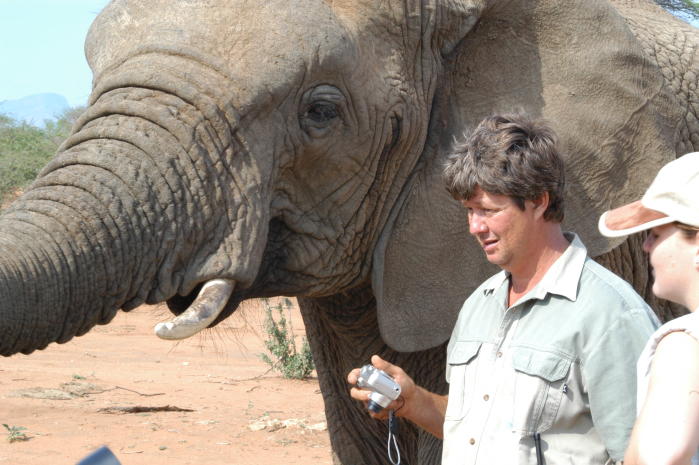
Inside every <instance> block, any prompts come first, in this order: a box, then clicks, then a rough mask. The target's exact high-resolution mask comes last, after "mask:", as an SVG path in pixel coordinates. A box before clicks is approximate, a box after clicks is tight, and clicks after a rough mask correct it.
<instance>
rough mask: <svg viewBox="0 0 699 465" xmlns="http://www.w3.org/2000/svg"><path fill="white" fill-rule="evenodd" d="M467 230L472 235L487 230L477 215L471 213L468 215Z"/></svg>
mask: <svg viewBox="0 0 699 465" xmlns="http://www.w3.org/2000/svg"><path fill="white" fill-rule="evenodd" d="M468 230H469V232H470V233H471V234H473V235H474V236H475V235H477V234H480V233H484V232H487V231H488V226H487V225H486V224H485V221H483V218H481V217H480V216H479V215H476V214H471V215H469V217H468Z"/></svg>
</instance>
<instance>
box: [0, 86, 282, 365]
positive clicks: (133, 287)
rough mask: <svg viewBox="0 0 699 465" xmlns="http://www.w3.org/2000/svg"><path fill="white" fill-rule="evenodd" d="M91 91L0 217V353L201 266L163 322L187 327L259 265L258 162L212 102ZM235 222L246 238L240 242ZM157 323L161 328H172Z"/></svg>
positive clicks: (166, 286) (127, 303) (145, 92)
mask: <svg viewBox="0 0 699 465" xmlns="http://www.w3.org/2000/svg"><path fill="white" fill-rule="evenodd" d="M179 87H180V88H183V87H186V86H185V85H184V84H180V85H179ZM99 95H100V96H99V98H97V99H96V101H95V102H94V103H93V105H92V106H91V107H90V108H88V110H87V111H86V113H85V115H83V117H81V119H80V120H79V121H78V123H77V125H76V128H77V131H76V132H75V133H74V135H73V136H71V137H70V138H69V139H68V140H67V141H66V142H65V143H64V145H63V146H62V148H61V150H60V151H59V154H58V155H57V156H56V158H55V159H54V160H53V161H52V162H51V163H49V165H47V167H46V168H44V170H43V171H42V173H41V174H40V176H39V178H38V179H37V181H35V183H34V184H33V185H32V186H31V188H30V189H29V190H28V191H27V192H25V193H24V194H23V195H22V196H21V197H20V198H19V199H18V200H17V201H16V202H15V203H13V204H12V205H11V206H10V207H9V209H8V210H7V211H6V212H5V213H4V214H3V215H2V216H1V217H0V355H11V354H13V353H17V352H22V353H30V352H32V351H34V350H37V349H42V348H44V347H46V346H47V345H48V344H49V343H51V342H59V343H63V342H66V341H68V340H69V339H71V338H72V337H74V336H76V335H82V334H84V333H85V332H87V331H88V330H89V329H90V328H91V327H93V326H94V325H96V324H106V323H108V322H109V321H110V320H111V319H112V318H113V317H114V315H115V314H116V311H117V310H118V309H120V308H123V309H125V310H129V309H132V308H134V307H136V306H138V305H140V304H142V303H144V302H146V303H157V302H162V301H164V300H166V299H168V298H171V297H173V296H174V295H177V294H179V295H187V294H189V293H190V292H192V290H193V289H195V288H196V287H197V286H198V285H200V284H203V283H207V282H210V281H212V280H213V284H214V285H213V286H207V287H206V289H205V290H203V291H202V295H201V296H200V299H199V300H198V301H197V303H195V304H194V305H193V309H192V310H191V311H190V312H186V313H185V314H184V315H181V317H180V318H179V319H176V320H175V322H174V324H175V326H180V327H182V328H185V329H184V332H185V333H188V332H189V334H185V336H186V335H191V334H192V333H193V332H196V331H198V330H200V329H202V328H203V327H205V326H208V325H209V324H210V323H211V322H213V321H214V320H215V319H216V317H217V315H218V312H219V311H220V309H221V308H222V307H223V306H224V305H225V303H226V301H227V299H228V297H229V296H230V295H231V292H232V291H233V289H234V288H236V289H238V288H244V287H245V286H247V285H249V284H251V283H252V282H253V281H254V278H255V276H256V274H257V270H258V268H259V264H260V261H261V257H262V252H263V251H264V247H265V243H264V238H266V229H265V228H266V227H267V226H266V225H267V223H268V218H267V216H266V215H268V214H267V210H266V209H265V208H264V205H265V203H264V202H262V201H261V190H260V188H259V186H260V183H259V182H258V181H259V177H260V176H259V175H258V174H257V172H256V171H255V167H254V166H251V163H250V157H249V156H247V152H245V151H244V150H241V149H240V147H241V143H240V136H239V135H237V136H236V137H235V138H234V137H233V136H232V135H231V134H232V133H233V132H234V131H233V130H232V129H231V128H230V127H229V126H228V124H227V123H226V119H225V118H223V117H222V116H220V114H221V113H222V112H218V111H217V108H212V107H215V106H213V105H211V104H210V103H206V102H205V103H206V104H202V103H201V102H198V103H199V104H197V102H192V101H187V100H185V99H182V98H180V97H178V96H176V95H175V94H174V92H164V91H163V90H162V89H157V90H154V89H152V88H151V89H145V88H133V87H130V88H124V87H116V88H112V89H106V90H104V89H103V90H102V93H101V94H99ZM202 98H204V97H202ZM241 152H243V153H242V155H241ZM241 165H242V166H241ZM245 167H247V169H245ZM250 176H252V179H250V178H249V177H250ZM267 209H268V207H267ZM265 218H267V219H265ZM241 236H245V237H251V238H252V239H251V240H250V241H249V242H248V243H246V244H245V246H244V247H241V242H240V240H239V239H240V237H241ZM243 249H244V250H243ZM217 280H220V281H217ZM202 325H203V326H202ZM165 326H170V329H168V328H165V329H162V328H161V329H162V331H160V332H161V333H162V334H160V335H161V337H170V338H176V337H181V334H183V333H182V331H183V330H182V328H180V329H176V330H175V331H174V332H173V331H172V330H171V329H172V328H171V326H172V323H167V324H165ZM178 335H179V336H178Z"/></svg>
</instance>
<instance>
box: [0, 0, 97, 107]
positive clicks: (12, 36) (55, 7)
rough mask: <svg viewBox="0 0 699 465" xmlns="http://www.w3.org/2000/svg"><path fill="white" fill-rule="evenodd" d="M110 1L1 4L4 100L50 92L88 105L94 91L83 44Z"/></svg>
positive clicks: (0, 94)
mask: <svg viewBox="0 0 699 465" xmlns="http://www.w3.org/2000/svg"><path fill="white" fill-rule="evenodd" d="M107 3H109V0H0V101H3V100H14V99H18V98H22V97H26V96H28V95H32V94H39V93H45V92H52V93H56V94H61V95H63V96H64V97H65V98H66V99H68V103H69V104H70V105H71V106H77V105H84V104H85V103H87V98H88V97H89V95H90V89H91V87H92V73H91V72H90V68H89V67H88V66H87V61H86V60H85V52H84V50H85V49H84V43H85V36H86V35H87V31H88V29H89V27H90V24H91V23H92V21H93V20H94V19H95V17H96V16H97V14H98V13H99V12H100V10H101V9H102V8H104V6H105V5H107Z"/></svg>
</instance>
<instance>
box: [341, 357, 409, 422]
mask: <svg viewBox="0 0 699 465" xmlns="http://www.w3.org/2000/svg"><path fill="white" fill-rule="evenodd" d="M371 364H372V365H374V366H375V367H376V368H378V369H379V370H383V371H385V372H386V373H387V374H388V375H389V376H390V377H391V378H393V379H394V380H395V382H396V383H398V384H399V385H400V388H401V394H400V396H398V398H397V399H396V400H394V401H393V402H391V403H390V404H388V406H387V407H386V408H385V409H383V410H381V412H379V413H373V412H371V411H369V410H368V409H367V412H368V413H369V414H370V415H371V416H372V417H374V418H376V419H378V420H385V419H386V418H388V411H389V410H394V411H395V413H396V415H397V416H403V415H402V414H403V413H404V412H406V411H407V410H408V409H406V408H405V407H406V405H407V404H408V403H409V402H410V399H412V397H413V395H414V393H415V389H416V386H415V382H414V381H413V379H412V378H411V377H410V376H408V375H407V374H406V373H405V371H403V369H402V368H401V367H399V366H396V365H393V364H392V363H389V362H387V361H386V360H384V359H382V358H381V357H379V356H378V355H374V356H372V357H371ZM359 370H360V369H359V368H355V369H354V370H352V371H350V372H349V374H348V375H347V382H348V383H349V384H351V385H353V386H355V387H353V388H352V389H350V395H351V396H352V398H353V399H356V400H359V401H361V402H363V403H364V406H367V405H368V403H369V394H370V393H371V391H370V390H369V389H363V388H359V387H356V384H357V379H358V378H359Z"/></svg>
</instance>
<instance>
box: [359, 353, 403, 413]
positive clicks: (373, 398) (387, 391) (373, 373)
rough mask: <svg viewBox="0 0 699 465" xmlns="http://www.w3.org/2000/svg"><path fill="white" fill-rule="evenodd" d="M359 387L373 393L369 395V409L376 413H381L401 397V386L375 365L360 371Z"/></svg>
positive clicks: (367, 366) (364, 367)
mask: <svg viewBox="0 0 699 465" xmlns="http://www.w3.org/2000/svg"><path fill="white" fill-rule="evenodd" d="M357 386H359V387H361V388H366V389H369V390H371V391H372V392H371V394H369V406H368V407H369V410H371V411H372V412H374V413H379V412H380V411H381V410H383V409H384V408H385V407H386V406H387V405H388V404H390V403H391V401H394V400H396V399H397V398H398V396H399V395H400V385H399V384H398V383H396V382H395V381H394V380H393V378H391V377H390V376H389V375H388V374H386V372H385V371H383V370H379V369H378V368H376V367H374V366H373V365H364V366H363V367H362V368H361V370H359V378H358V379H357Z"/></svg>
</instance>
